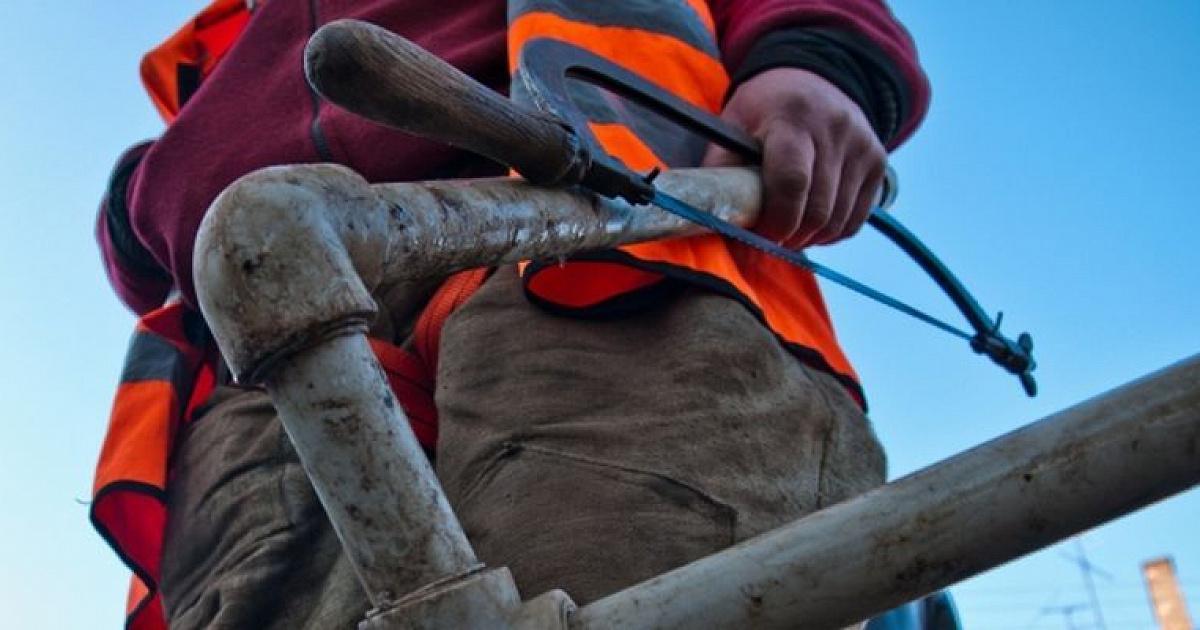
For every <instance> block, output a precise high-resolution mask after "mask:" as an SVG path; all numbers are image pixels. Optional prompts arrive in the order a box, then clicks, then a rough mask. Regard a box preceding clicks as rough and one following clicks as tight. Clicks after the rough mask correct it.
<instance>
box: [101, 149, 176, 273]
mask: <svg viewBox="0 0 1200 630" xmlns="http://www.w3.org/2000/svg"><path fill="white" fill-rule="evenodd" d="M151 144H152V143H151V142H144V143H142V144H140V145H138V146H135V147H133V148H132V149H130V150H129V151H127V152H126V153H125V156H124V157H123V158H122V160H121V161H120V162H118V163H117V166H116V168H114V169H113V172H112V175H111V176H109V179H108V192H107V193H106V194H105V202H104V209H103V212H104V221H105V223H106V224H107V226H108V237H109V239H110V240H111V241H112V245H113V251H114V252H115V253H116V254H117V257H118V258H119V259H120V262H121V264H122V265H124V266H125V267H128V268H129V269H131V270H133V271H135V272H138V273H140V274H144V275H148V276H156V277H159V278H165V279H167V280H169V279H170V276H169V275H168V274H167V271H166V270H165V269H163V268H162V267H161V266H159V264H158V261H156V260H155V259H154V256H152V255H151V254H150V251H149V250H148V249H146V247H145V246H144V245H142V242H141V241H140V240H138V237H137V235H136V234H134V232H133V226H132V225H131V224H130V221H129V206H128V205H127V204H126V201H125V199H126V195H127V194H128V191H129V180H130V179H132V178H133V173H134V171H135V170H137V167H138V164H140V163H141V161H142V156H143V155H145V153H146V151H147V150H148V149H149V148H150V145H151Z"/></svg>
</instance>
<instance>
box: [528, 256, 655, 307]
mask: <svg viewBox="0 0 1200 630" xmlns="http://www.w3.org/2000/svg"><path fill="white" fill-rule="evenodd" d="M659 280H662V274H657V273H653V272H649V271H643V270H641V269H637V268H635V267H629V266H626V265H622V264H617V263H609V262H598V261H592V260H573V261H570V262H568V263H566V264H565V265H561V266H547V267H543V268H542V269H539V270H538V271H537V273H535V274H533V275H532V276H530V277H529V278H528V282H529V284H528V288H529V290H530V291H532V292H533V293H534V295H538V296H542V297H546V296H550V299H551V301H553V302H554V303H555V304H559V305H562V306H565V307H568V308H578V309H585V308H590V307H593V306H596V305H597V304H600V303H601V302H604V301H605V300H608V299H611V298H614V297H616V296H618V295H621V294H623V293H629V292H630V291H636V290H638V289H642V288H645V287H648V286H650V285H652V284H654V283H656V282H658V281H659Z"/></svg>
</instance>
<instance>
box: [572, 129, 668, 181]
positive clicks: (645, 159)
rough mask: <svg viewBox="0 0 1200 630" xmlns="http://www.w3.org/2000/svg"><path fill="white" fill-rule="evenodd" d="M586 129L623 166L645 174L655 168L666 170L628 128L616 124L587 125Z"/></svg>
mask: <svg viewBox="0 0 1200 630" xmlns="http://www.w3.org/2000/svg"><path fill="white" fill-rule="evenodd" d="M588 128H589V129H591V130H592V135H594V136H596V141H597V142H599V143H600V146H602V147H604V149H605V150H606V151H608V152H609V153H610V154H612V155H614V156H616V157H618V158H620V160H621V161H622V162H624V163H625V166H628V167H629V168H631V169H633V170H635V171H639V172H647V171H649V170H650V169H653V168H655V167H658V168H661V169H666V168H667V165H666V163H665V162H663V161H662V160H661V159H659V157H658V156H657V155H655V154H654V151H653V150H652V149H651V148H650V147H648V146H646V143H645V142H642V140H641V138H638V137H637V135H636V134H634V133H633V132H632V131H630V129H629V127H626V126H625V125H622V124H618V123H588Z"/></svg>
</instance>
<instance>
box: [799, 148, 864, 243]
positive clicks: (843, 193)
mask: <svg viewBox="0 0 1200 630" xmlns="http://www.w3.org/2000/svg"><path fill="white" fill-rule="evenodd" d="M863 170H864V169H863V168H862V165H861V164H860V163H859V162H857V161H856V160H846V163H845V164H843V165H842V172H841V175H840V176H839V177H838V184H837V191H836V192H835V193H834V202H833V207H832V209H831V211H830V213H829V221H828V222H826V223H825V226H824V227H822V228H821V229H820V230H818V231H817V232H816V233H815V234H813V236H812V239H811V242H812V244H814V245H828V244H830V243H835V242H837V241H839V240H841V239H842V238H843V236H844V235H843V232H844V231H845V230H846V228H847V226H848V225H849V223H850V219H851V215H852V214H853V211H854V203H855V201H856V200H857V199H858V191H859V190H860V189H861V188H862V180H863V177H864V172H863Z"/></svg>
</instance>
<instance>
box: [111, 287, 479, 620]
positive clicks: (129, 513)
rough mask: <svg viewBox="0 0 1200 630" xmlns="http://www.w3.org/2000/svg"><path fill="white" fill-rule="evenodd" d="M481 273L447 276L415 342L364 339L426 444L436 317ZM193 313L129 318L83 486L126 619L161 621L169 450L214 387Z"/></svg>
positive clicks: (432, 425) (209, 353)
mask: <svg viewBox="0 0 1200 630" xmlns="http://www.w3.org/2000/svg"><path fill="white" fill-rule="evenodd" d="M486 277H487V272H486V270H482V269H480V270H471V271H464V272H461V273H458V274H455V275H454V276H451V277H450V278H449V279H448V280H447V281H446V282H445V283H443V284H442V286H441V287H440V288H439V289H438V290H437V291H436V292H435V293H434V295H433V297H432V298H430V301H429V304H428V305H427V306H426V307H425V310H424V311H423V312H422V313H421V315H420V317H419V318H418V320H417V323H416V326H415V328H414V333H413V338H414V346H415V352H409V351H406V350H404V349H403V348H400V347H398V346H395V345H393V344H391V343H388V342H386V341H382V340H379V339H370V340H369V341H370V344H371V349H372V350H373V351H374V352H375V356H376V358H378V359H379V362H380V366H381V367H382V368H383V371H384V374H386V375H387V379H388V384H389V385H391V388H392V392H393V393H394V394H395V396H396V398H397V400H399V401H400V405H401V407H402V408H403V409H404V412H405V415H406V416H407V417H408V419H409V423H410V425H411V426H412V428H413V432H414V433H415V434H416V436H417V440H418V441H419V442H420V443H421V446H423V447H424V448H425V449H426V450H427V451H430V452H432V450H433V449H434V448H435V446H436V444H437V408H436V407H435V405H434V400H433V395H434V376H435V375H436V374H437V349H438V344H439V341H440V338H441V331H442V325H443V324H444V323H445V321H446V318H448V317H449V316H450V314H451V313H453V312H454V311H455V310H456V309H457V308H458V307H459V306H461V305H462V304H463V303H464V302H465V301H466V300H467V299H468V298H469V297H470V296H471V295H472V294H473V293H474V292H475V291H476V290H477V289H478V288H479V287H480V285H482V284H483V280H484V279H485V278H486ZM203 330H204V329H203V325H202V323H201V322H200V320H199V316H198V315H196V314H195V313H194V312H190V311H188V310H187V309H185V308H184V307H183V306H182V305H180V304H178V303H176V304H171V305H168V306H165V307H162V308H160V309H158V310H155V311H152V312H150V313H148V314H146V315H145V316H143V317H142V319H141V320H139V321H138V324H137V328H136V330H135V332H134V335H133V340H132V342H131V343H130V346H129V351H128V353H127V354H126V359H125V367H124V369H123V370H122V373H121V381H120V384H119V385H118V387H117V393H116V396H115V398H114V400H113V406H112V412H111V414H110V418H109V425H108V432H107V434H106V435H105V437H104V445H103V446H102V447H101V452H100V458H99V462H98V463H97V465H96V475H95V478H94V481H93V486H92V507H91V513H90V517H91V521H92V525H93V526H94V527H95V528H96V531H98V532H99V533H100V535H101V536H102V537H103V538H104V540H105V541H107V542H108V543H109V545H111V546H112V548H113V550H114V551H116V553H117V555H118V556H119V557H120V558H121V560H122V562H124V563H125V565H126V566H128V567H129V569H130V570H131V571H132V572H133V576H132V580H131V584H130V587H129V595H128V598H127V603H126V627H127V628H136V629H138V630H156V629H161V628H165V627H166V624H165V622H164V618H165V617H164V609H163V604H162V598H161V596H160V595H159V592H158V580H159V575H160V572H159V569H160V560H161V554H162V549H163V540H164V535H165V533H166V524H167V504H166V498H167V479H168V476H169V471H170V461H169V458H170V455H171V453H172V452H173V451H174V446H175V437H176V436H177V435H178V434H179V431H180V429H181V427H182V426H183V425H184V424H185V423H186V422H188V421H189V420H191V419H192V416H193V412H194V411H195V410H196V409H197V408H198V407H199V406H200V405H201V404H203V403H204V401H206V400H207V399H208V397H209V395H210V394H211V393H212V391H213V389H214V388H215V387H216V371H215V369H214V367H213V364H214V363H215V360H214V359H213V357H214V356H215V349H214V348H213V346H212V345H211V341H209V340H208V339H207V333H205V332H203Z"/></svg>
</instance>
